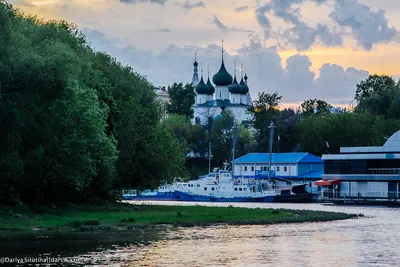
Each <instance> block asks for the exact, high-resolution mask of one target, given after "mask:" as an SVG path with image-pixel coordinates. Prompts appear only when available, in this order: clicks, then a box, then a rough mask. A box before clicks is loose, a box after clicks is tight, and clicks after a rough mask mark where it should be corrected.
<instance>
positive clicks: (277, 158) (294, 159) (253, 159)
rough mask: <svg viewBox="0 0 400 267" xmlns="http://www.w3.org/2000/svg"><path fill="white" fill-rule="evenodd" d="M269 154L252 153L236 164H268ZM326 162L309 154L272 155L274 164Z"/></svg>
mask: <svg viewBox="0 0 400 267" xmlns="http://www.w3.org/2000/svg"><path fill="white" fill-rule="evenodd" d="M268 162H269V153H250V154H247V155H244V156H243V157H240V158H237V159H235V163H268ZM323 162H324V161H323V160H322V159H321V158H319V157H317V156H314V155H312V154H310V153H307V152H293V153H279V154H278V153H272V163H323Z"/></svg>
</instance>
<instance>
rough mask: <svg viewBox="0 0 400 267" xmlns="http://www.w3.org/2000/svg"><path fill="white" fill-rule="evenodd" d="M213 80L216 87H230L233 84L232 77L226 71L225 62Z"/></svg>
mask: <svg viewBox="0 0 400 267" xmlns="http://www.w3.org/2000/svg"><path fill="white" fill-rule="evenodd" d="M212 80H213V82H214V84H215V85H216V86H229V85H230V84H231V83H232V80H233V78H232V75H230V74H229V73H228V71H227V70H226V68H225V64H224V61H222V64H221V68H220V69H219V71H218V72H217V73H216V74H215V75H214V76H213V79H212Z"/></svg>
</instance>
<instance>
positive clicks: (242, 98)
mask: <svg viewBox="0 0 400 267" xmlns="http://www.w3.org/2000/svg"><path fill="white" fill-rule="evenodd" d="M240 103H241V104H244V105H249V103H248V96H247V94H245V95H240Z"/></svg>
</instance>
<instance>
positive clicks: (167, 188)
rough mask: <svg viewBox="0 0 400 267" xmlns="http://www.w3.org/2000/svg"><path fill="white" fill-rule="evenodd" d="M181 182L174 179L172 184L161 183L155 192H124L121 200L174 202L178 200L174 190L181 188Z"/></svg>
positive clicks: (178, 179)
mask: <svg viewBox="0 0 400 267" xmlns="http://www.w3.org/2000/svg"><path fill="white" fill-rule="evenodd" d="M183 184H185V183H184V182H183V180H182V179H181V178H175V179H174V181H173V183H172V184H167V183H163V184H162V185H160V186H159V187H158V188H157V189H156V190H153V191H151V190H145V191H143V192H140V193H139V191H138V190H124V191H123V193H122V198H123V199H124V200H143V201H144V200H149V201H150V200H158V201H161V200H162V201H175V200H178V198H177V194H176V191H175V190H176V189H179V188H182V187H183Z"/></svg>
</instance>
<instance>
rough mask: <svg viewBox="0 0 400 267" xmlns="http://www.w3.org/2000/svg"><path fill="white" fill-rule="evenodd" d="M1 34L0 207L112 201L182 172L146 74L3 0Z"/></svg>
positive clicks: (72, 29) (67, 28)
mask: <svg viewBox="0 0 400 267" xmlns="http://www.w3.org/2000/svg"><path fill="white" fill-rule="evenodd" d="M0 33H1V34H0V50H1V53H0V179H1V183H2V186H1V187H0V204H1V203H3V204H15V203H18V202H19V201H22V202H24V203H27V204H30V205H32V206H36V205H39V204H42V203H62V202H82V201H87V200H88V199H93V198H101V199H106V198H110V197H113V196H114V195H115V194H114V193H115V192H118V191H119V189H120V188H121V187H124V186H126V187H139V188H141V187H149V186H152V185H154V184H158V182H159V180H161V179H162V180H165V179H167V178H172V177H174V176H175V175H179V174H181V173H182V171H183V164H184V160H185V154H184V153H183V151H182V149H181V146H179V141H178V140H177V139H176V138H175V136H174V135H172V134H171V133H170V132H169V131H168V130H167V129H166V128H165V127H164V125H163V124H161V123H160V116H161V114H160V111H159V109H158V108H157V107H158V105H157V103H156V96H155V93H154V87H153V86H152V85H151V84H150V83H149V82H148V81H147V79H145V78H144V77H143V76H141V75H139V74H137V73H135V72H133V71H132V69H131V68H129V67H125V66H121V65H120V64H119V63H118V62H116V61H115V59H113V58H111V57H110V56H108V55H106V54H104V53H96V52H94V51H93V50H92V49H91V48H90V47H89V46H88V45H87V42H86V40H85V38H84V36H82V35H81V34H80V32H79V31H78V30H77V29H76V28H75V27H74V26H72V25H69V24H67V23H66V22H63V21H60V22H55V21H52V22H44V21H41V20H38V19H37V18H32V17H26V16H23V15H21V14H19V13H18V11H17V10H15V9H13V8H12V7H11V6H10V5H8V4H6V3H4V2H3V1H0Z"/></svg>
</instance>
